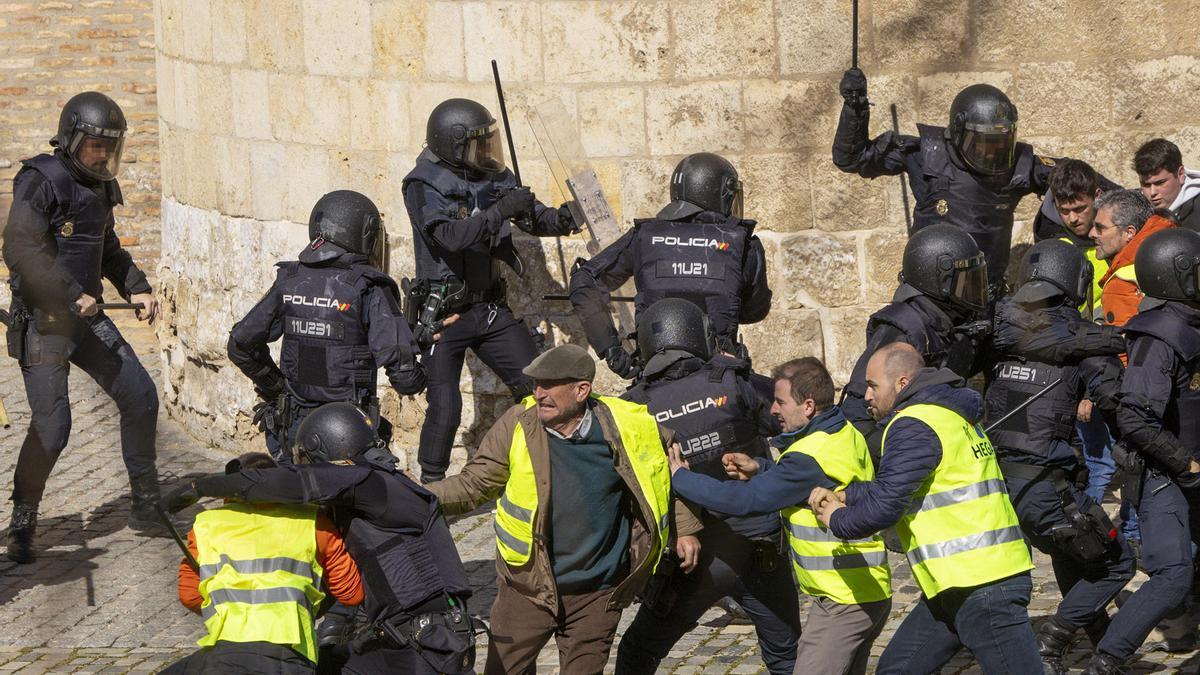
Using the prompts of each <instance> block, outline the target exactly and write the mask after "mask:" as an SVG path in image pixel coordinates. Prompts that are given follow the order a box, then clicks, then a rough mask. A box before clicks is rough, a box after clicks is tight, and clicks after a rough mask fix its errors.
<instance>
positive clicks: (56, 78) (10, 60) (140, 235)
mask: <svg viewBox="0 0 1200 675" xmlns="http://www.w3.org/2000/svg"><path fill="white" fill-rule="evenodd" d="M154 55H155V51H154V13H153V7H152V2H151V0H39V1H30V2H22V1H20V0H17V1H15V2H14V1H12V0H0V130H3V132H2V133H0V229H2V228H3V226H4V224H5V223H6V222H7V220H8V208H9V205H10V204H11V203H12V178H13V176H14V175H16V173H17V171H18V170H19V169H20V168H21V160H22V159H25V158H27V157H32V156H34V155H36V154H38V153H41V152H46V151H48V150H50V146H49V145H47V141H48V140H49V139H50V137H52V136H53V135H54V134H55V133H56V132H57V126H58V115H59V111H60V110H61V109H62V106H63V104H64V103H66V102H67V99H69V98H71V97H72V96H73V95H75V94H77V93H79V92H81V91H87V90H89V89H90V90H95V91H101V92H104V93H105V94H108V95H109V96H111V97H112V98H113V99H115V100H116V101H117V103H119V104H120V105H121V108H122V110H124V111H125V117H126V120H127V121H128V122H129V134H128V138H127V140H126V143H125V154H124V161H123V164H122V167H121V174H120V180H121V189H122V191H123V192H124V195H125V205H124V206H121V207H118V208H117V211H116V215H117V223H118V224H117V233H118V234H120V235H121V240H122V242H123V243H124V244H125V245H126V246H127V247H129V249H130V252H131V253H133V256H134V259H135V260H137V261H138V262H139V263H140V264H141V266H142V268H143V269H144V270H145V271H146V272H147V273H148V274H151V275H153V274H154V269H155V267H156V266H157V264H158V247H159V232H160V228H159V220H158V218H159V204H160V197H161V195H160V192H159V184H158V111H157V109H156V95H155V91H156V89H155V82H154V78H155V72H154Z"/></svg>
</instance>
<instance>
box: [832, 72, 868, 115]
mask: <svg viewBox="0 0 1200 675" xmlns="http://www.w3.org/2000/svg"><path fill="white" fill-rule="evenodd" d="M838 90H839V91H841V93H842V100H844V101H845V102H846V105H848V106H850V107H852V108H865V107H866V106H867V105H868V101H867V76H866V74H864V73H863V71H861V70H859V69H858V68H851V69H850V70H847V71H846V72H845V74H844V75H842V83H841V84H840V85H838Z"/></svg>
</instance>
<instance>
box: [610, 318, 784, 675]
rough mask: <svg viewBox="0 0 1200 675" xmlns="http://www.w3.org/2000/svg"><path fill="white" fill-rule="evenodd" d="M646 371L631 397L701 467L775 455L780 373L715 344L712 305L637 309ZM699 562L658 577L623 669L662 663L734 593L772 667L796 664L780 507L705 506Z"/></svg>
mask: <svg viewBox="0 0 1200 675" xmlns="http://www.w3.org/2000/svg"><path fill="white" fill-rule="evenodd" d="M638 352H639V354H640V356H641V358H642V363H643V364H644V371H643V373H642V375H643V379H642V380H641V381H640V382H639V383H638V384H637V385H636V386H634V387H633V388H632V389H630V390H629V391H627V392H626V393H625V394H624V395H623V396H622V398H625V399H626V400H630V401H635V402H638V403H645V404H646V407H647V408H648V409H649V411H650V412H651V413H653V414H654V416H655V418H656V419H657V420H658V422H659V423H660V424H662V425H664V426H666V427H669V428H670V429H671V430H672V431H674V432H675V435H676V439H677V440H678V441H679V443H680V445H681V446H682V452H683V455H684V456H685V457H686V458H687V461H688V464H689V465H690V467H691V469H692V470H693V471H698V472H701V473H705V474H707V475H710V476H713V477H715V478H719V479H721V480H726V479H727V478H728V476H727V475H726V471H725V469H724V468H723V464H722V457H723V456H724V455H726V454H727V453H732V452H739V453H743V454H746V455H749V456H750V457H752V458H762V459H764V460H769V459H770V452H769V449H768V448H767V445H766V437H768V436H774V435H777V434H778V433H779V431H780V428H779V422H778V420H776V419H775V418H774V417H773V416H772V415H771V410H770V408H771V399H772V397H773V395H774V393H773V392H774V382H773V381H772V380H770V379H769V378H766V377H763V376H761V375H758V374H755V373H754V372H753V371H751V370H750V368H749V366H748V364H746V362H744V361H741V360H738V359H736V358H733V357H730V356H726V355H723V354H719V353H717V352H716V336H715V334H714V332H713V330H712V328H711V325H710V323H709V319H708V317H707V316H706V315H705V313H704V311H703V310H701V309H700V308H699V307H697V306H696V305H694V304H692V303H691V302H690V301H688V300H684V299H682V298H667V299H664V300H659V301H658V302H655V303H654V304H652V305H650V307H649V308H647V309H646V311H644V312H642V314H641V316H640V317H638ZM703 522H704V529H703V531H702V532H701V533H700V535H699V536H700V542H701V548H700V554H701V561H700V565H699V566H698V567H697V568H696V569H694V570H692V571H691V572H690V573H688V574H683V573H682V572H680V571H675V572H673V573H672V574H670V576H669V577H659V578H656V579H655V581H653V582H651V586H652V587H653V589H654V590H653V592H652V593H649V595H652V596H653V599H648V600H647V601H645V602H643V603H642V605H641V608H640V609H639V610H638V613H637V616H636V617H635V618H634V620H633V623H632V624H631V625H630V626H629V628H628V629H627V630H626V631H625V635H624V636H623V637H622V639H621V644H620V646H619V648H618V651H617V671H618V672H621V673H631V674H632V673H653V672H654V671H655V669H656V668H657V667H658V664H659V662H660V661H661V660H662V659H663V658H664V657H665V656H666V655H667V653H668V652H669V651H670V650H671V647H672V646H674V644H675V642H676V641H678V640H679V638H680V637H682V636H683V635H684V634H685V633H687V632H688V631H689V630H691V629H692V628H693V627H694V626H695V625H696V622H697V621H698V620H699V619H700V617H701V616H702V615H703V614H704V612H705V611H707V610H708V608H709V607H711V606H712V605H713V604H714V603H715V602H717V600H718V599H720V598H722V597H724V596H726V595H729V596H732V598H733V599H734V601H735V602H736V603H737V604H738V605H739V606H740V607H741V608H743V609H744V610H745V611H746V613H747V614H748V615H749V617H750V618H751V620H752V621H753V622H754V624H755V628H756V630H757V632H758V640H759V646H760V648H761V650H762V655H763V661H764V663H765V664H766V666H767V669H768V670H770V671H771V672H772V673H790V672H792V666H793V663H794V662H795V659H796V640H797V638H798V637H799V635H800V621H799V603H798V599H797V597H796V591H795V588H794V586H793V585H792V580H791V575H790V572H789V571H788V569H789V563H788V560H787V558H785V557H784V556H783V555H782V553H781V546H780V536H781V533H780V525H779V517H778V515H777V514H776V513H771V514H766V515H755V516H730V515H725V514H721V513H716V512H712V511H705V512H704V514H703Z"/></svg>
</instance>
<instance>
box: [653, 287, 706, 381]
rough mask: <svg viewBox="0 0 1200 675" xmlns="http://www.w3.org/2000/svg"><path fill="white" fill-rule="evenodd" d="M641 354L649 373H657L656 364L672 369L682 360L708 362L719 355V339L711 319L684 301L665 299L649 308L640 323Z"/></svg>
mask: <svg viewBox="0 0 1200 675" xmlns="http://www.w3.org/2000/svg"><path fill="white" fill-rule="evenodd" d="M637 342H638V353H639V354H640V355H641V357H642V363H644V364H646V371H647V372H648V373H649V372H656V370H657V369H655V368H653V367H652V366H653V365H654V364H655V363H656V362H664V363H663V366H664V367H665V366H667V365H670V364H671V363H672V362H674V361H676V360H678V358H679V357H681V356H685V353H686V355H691V356H698V357H700V358H702V359H704V360H705V361H707V360H708V359H710V358H712V355H713V353H714V352H715V351H716V337H715V334H714V333H713V330H712V325H711V324H710V323H709V320H708V315H707V314H705V313H704V310H702V309H700V308H699V307H697V306H696V305H695V304H694V303H692V302H691V301H688V300H684V299H683V298H665V299H663V300H659V301H658V302H656V303H654V304H653V305H650V306H649V307H647V308H646V309H645V310H644V311H642V312H641V314H640V315H639V316H638V319H637Z"/></svg>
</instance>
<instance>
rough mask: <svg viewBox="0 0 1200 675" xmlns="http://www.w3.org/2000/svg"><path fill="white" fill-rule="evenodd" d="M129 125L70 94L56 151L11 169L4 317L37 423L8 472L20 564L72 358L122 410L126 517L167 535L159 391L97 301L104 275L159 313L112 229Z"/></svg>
mask: <svg viewBox="0 0 1200 675" xmlns="http://www.w3.org/2000/svg"><path fill="white" fill-rule="evenodd" d="M126 128H127V127H126V123H125V115H124V114H123V113H122V112H121V108H120V106H118V105H117V104H116V102H115V101H113V100H112V99H111V98H109V97H107V96H105V95H104V94H101V93H98V92H94V91H89V92H84V93H82V94H78V95H76V96H73V97H72V98H71V99H70V100H69V101H67V104H66V105H65V106H63V109H62V114H61V116H60V117H59V122H58V134H57V135H56V136H55V137H54V138H53V139H51V141H50V145H51V146H53V147H54V148H55V150H54V152H53V154H41V155H38V156H36V157H33V158H30V159H27V160H24V161H23V162H22V164H23V165H24V166H22V167H21V170H20V171H19V172H18V173H17V175H16V178H14V179H13V203H12V207H11V210H10V211H9V216H8V225H7V226H6V227H5V230H4V248H3V253H4V262H5V263H6V264H7V265H8V268H9V270H10V272H11V278H10V281H9V283H10V285H11V286H12V291H13V300H12V312H11V315H10V316H9V317H7V318H5V323H7V324H8V353H9V356H12V357H13V358H15V359H17V361H18V363H19V364H20V366H21V375H22V377H23V378H24V381H25V393H26V395H27V397H28V400H29V410H30V423H29V430H28V432H27V433H26V435H25V441H24V442H23V443H22V445H21V453H20V455H19V456H18V458H17V466H16V471H15V474H14V476H13V494H12V501H13V512H12V525H11V527H10V528H9V535H8V557H9V558H11V559H13V560H15V561H17V562H21V563H27V562H31V561H32V560H33V540H34V535H35V532H36V529H37V509H38V503H39V502H40V501H41V498H42V493H43V491H44V490H45V487H46V480H47V479H48V478H49V476H50V472H51V470H53V468H54V464H55V462H56V461H57V460H58V456H59V454H61V453H62V451H63V448H65V447H66V445H67V440H68V438H69V437H70V434H71V407H70V401H69V399H68V397H67V380H68V376H69V375H70V369H71V365H72V364H74V365H75V366H77V367H79V368H80V369H82V370H83V371H84V372H86V373H87V374H88V375H89V376H90V377H91V378H92V379H94V380H95V381H96V382H97V384H99V385H100V387H101V388H102V389H104V391H105V393H107V394H108V395H109V396H111V397H112V399H113V401H114V402H116V404H117V409H118V410H119V411H120V416H121V456H122V458H123V459H124V461H125V469H126V471H127V472H128V474H129V484H130V494H131V497H132V504H131V509H130V513H129V526H130V527H131V528H133V529H134V530H136V531H138V532H139V533H142V534H161V535H164V536H165V535H166V532H165V530H163V529H162V526H161V525H160V524H159V522H158V519H157V517H156V516H155V506H156V505H157V504H158V500H159V493H158V474H157V470H156V468H155V447H154V437H155V431H156V428H157V424H158V392H157V391H156V390H155V387H154V381H153V380H151V379H150V376H149V374H147V373H146V370H145V368H143V367H142V364H141V362H140V361H138V357H137V355H136V354H135V353H134V351H133V348H132V347H130V346H129V343H127V342H126V341H125V339H124V338H123V337H122V336H121V332H120V331H119V330H117V327H116V326H115V325H114V324H113V322H112V320H111V319H109V318H108V317H107V316H106V315H105V313H104V312H103V311H98V307H97V303H102V302H103V298H101V292H102V286H101V279H102V278H105V279H108V280H109V281H110V282H112V284H113V286H115V287H116V289H117V293H118V294H120V295H121V296H122V297H123V298H125V299H126V300H128V301H130V302H133V303H140V304H141V305H142V307H141V308H140V309H138V310H137V318H138V319H141V320H144V321H153V320H154V318H155V316H156V315H157V314H158V302H157V301H156V300H155V298H154V295H153V292H152V291H151V288H150V284H149V283H147V282H146V275H145V274H143V273H142V271H141V270H140V269H138V266H137V265H136V264H134V262H133V258H132V257H131V256H130V255H129V253H128V252H127V251H125V250H124V249H123V248H121V242H120V240H119V239H118V237H117V234H116V232H115V230H114V219H113V207H114V206H115V205H117V204H120V203H122V201H121V188H120V186H118V184H117V179H116V177H117V172H118V170H119V167H120V165H121V150H122V147H123V145H124V142H125V132H126Z"/></svg>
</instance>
